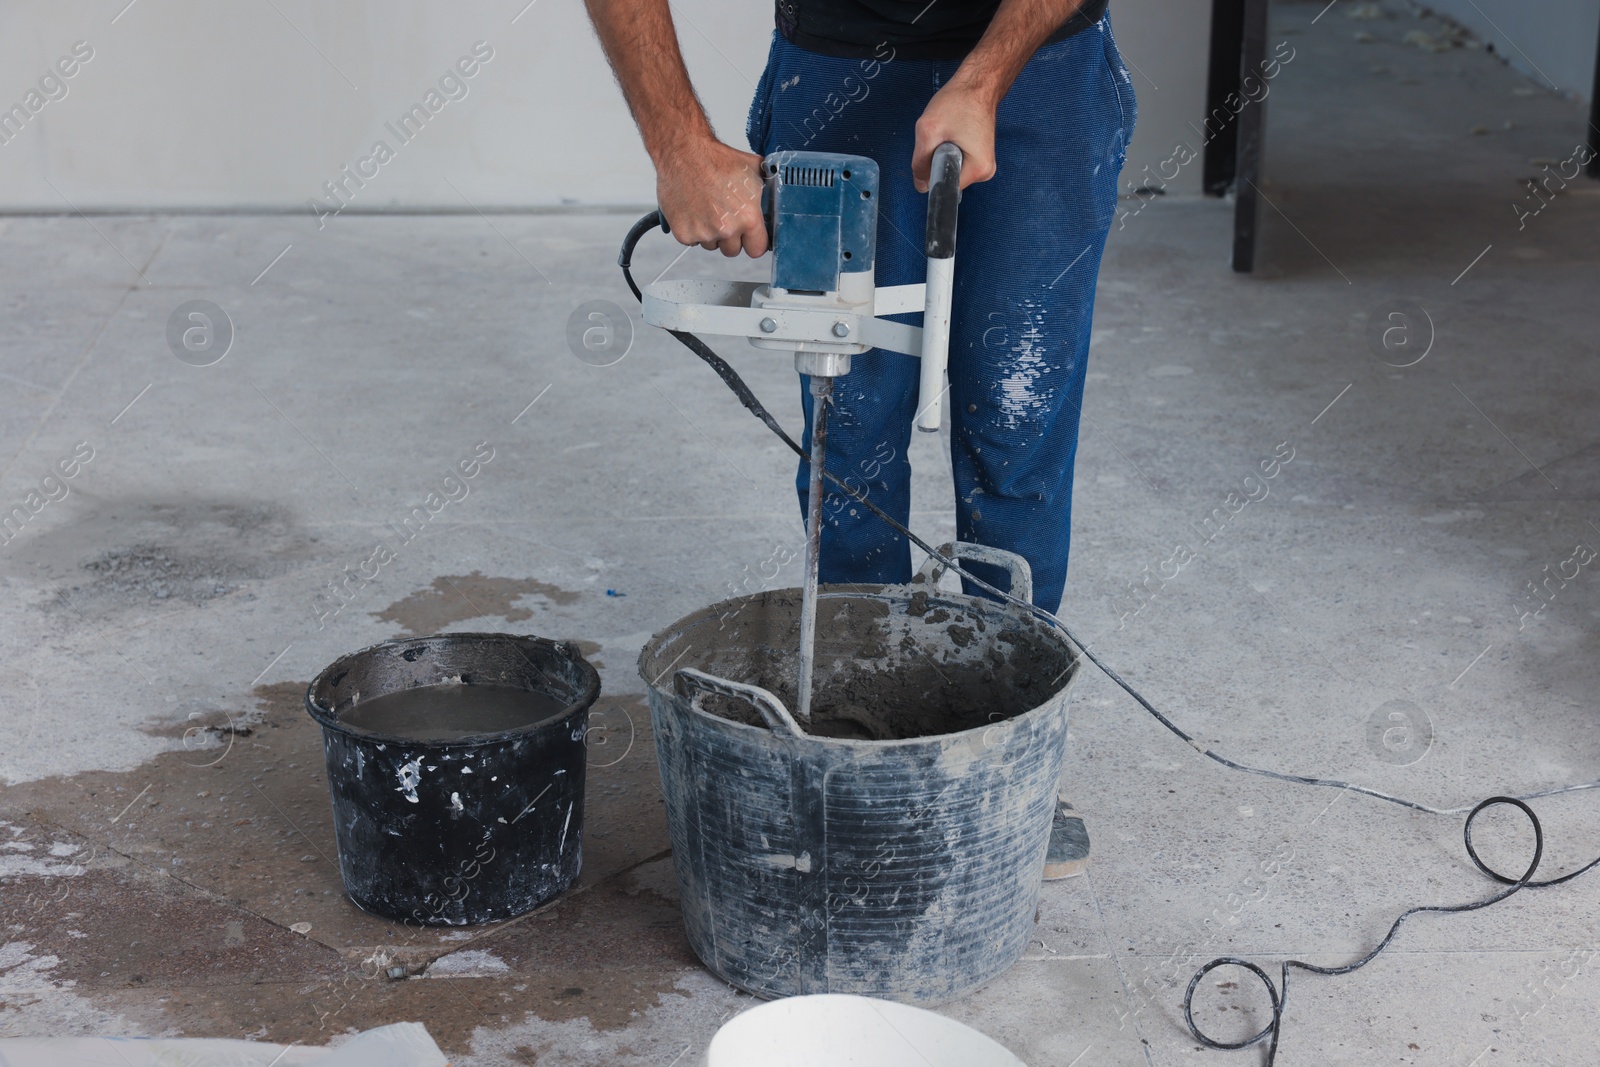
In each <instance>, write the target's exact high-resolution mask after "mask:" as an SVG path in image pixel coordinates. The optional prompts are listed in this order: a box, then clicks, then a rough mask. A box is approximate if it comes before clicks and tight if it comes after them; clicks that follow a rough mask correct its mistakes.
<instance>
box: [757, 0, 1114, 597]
mask: <svg viewBox="0 0 1600 1067" xmlns="http://www.w3.org/2000/svg"><path fill="white" fill-rule="evenodd" d="M959 65H960V64H959V61H956V60H948V61H945V60H908V59H896V58H894V56H893V51H892V49H890V48H889V47H888V46H884V47H882V48H880V49H878V55H877V57H875V58H870V59H841V58H835V57H830V56H823V55H818V54H816V53H812V52H808V51H805V50H803V49H800V48H797V47H796V46H794V45H792V44H790V43H789V42H788V41H786V40H784V39H783V38H782V37H781V36H779V35H774V39H773V45H772V51H771V54H770V55H769V57H768V60H767V67H766V71H765V73H764V74H763V75H762V78H761V84H760V85H759V87H758V88H757V90H756V95H755V100H754V103H753V104H752V106H751V109H750V121H749V126H748V129H747V131H746V132H747V135H748V137H749V141H750V146H751V149H752V150H753V151H756V152H760V153H762V154H766V153H769V152H774V151H779V150H785V149H788V150H809V151H826V152H849V153H853V154H856V155H864V156H870V157H871V158H873V159H875V160H877V162H878V166H879V170H880V182H881V189H880V193H879V202H878V211H879V215H878V246H877V264H876V270H877V284H879V285H905V284H911V283H916V282H920V281H922V280H923V275H924V270H925V266H924V265H925V263H926V260H925V258H924V254H923V243H922V240H923V229H924V220H925V212H926V211H927V198H926V197H925V196H923V195H922V194H919V193H917V192H916V190H915V188H914V187H913V186H912V182H911V150H912V144H913V140H914V131H913V126H914V124H915V122H916V120H917V118H918V116H920V115H921V114H922V110H923V108H924V107H925V106H926V105H927V103H928V101H929V99H931V98H932V96H933V94H934V93H935V92H936V91H938V89H939V87H940V86H941V85H943V84H944V83H945V82H946V81H948V80H949V78H950V76H951V75H952V74H954V73H955V71H956V68H957V67H958V66H959ZM1134 114H1135V103H1134V94H1133V87H1132V84H1131V82H1130V81H1129V79H1128V76H1127V71H1126V68H1125V66H1124V64H1123V62H1122V58H1121V56H1120V55H1119V54H1118V52H1117V47H1116V43H1115V41H1114V40H1113V39H1112V36H1111V22H1110V17H1109V16H1107V17H1106V18H1104V19H1102V20H1101V21H1100V22H1099V24H1097V25H1096V26H1094V27H1092V28H1090V29H1088V30H1086V31H1084V32H1081V33H1078V34H1076V35H1075V36H1073V37H1069V38H1067V39H1066V40H1064V41H1060V42H1057V43H1055V44H1050V45H1046V46H1045V47H1043V48H1041V49H1040V50H1039V51H1038V52H1037V53H1036V54H1035V55H1034V57H1033V59H1032V60H1031V61H1030V62H1029V63H1028V65H1027V67H1026V68H1025V69H1024V70H1023V72H1022V74H1021V76H1019V77H1018V78H1017V80H1016V82H1015V84H1013V85H1012V87H1011V90H1010V92H1009V93H1007V94H1006V97H1005V99H1004V100H1003V101H1002V102H1001V104H1000V108H999V112H998V116H997V125H996V130H995V158H996V162H997V164H998V168H999V170H998V173H997V174H996V175H995V177H994V178H992V179H991V180H989V181H987V182H983V183H981V184H977V185H972V186H969V187H968V188H967V190H966V191H965V193H964V194H963V196H962V201H961V213H960V222H959V230H958V236H957V250H956V267H955V297H954V306H953V311H952V323H951V335H950V369H949V379H950V388H949V405H950V408H949V410H950V424H949V425H950V437H951V445H950V455H951V465H952V472H953V474H954V480H955V490H956V533H957V536H958V537H959V538H960V539H961V540H963V541H975V542H978V543H980V544H985V545H991V546H994V547H996V548H1003V549H1008V550H1010V551H1012V552H1016V553H1018V554H1020V555H1021V556H1023V557H1024V558H1025V559H1027V560H1028V562H1029V564H1030V566H1031V567H1032V570H1033V579H1034V601H1035V603H1037V604H1039V605H1041V606H1043V607H1046V608H1048V609H1051V610H1054V609H1055V608H1056V607H1057V605H1058V604H1059V603H1060V600H1061V591H1062V587H1063V585H1064V584H1065V582H1066V575H1067V551H1068V547H1069V543H1070V534H1071V529H1070V527H1071V511H1072V466H1073V460H1074V458H1075V456H1076V453H1077V447H1078V417H1079V408H1080V405H1081V403H1082V400H1083V383H1084V374H1085V372H1086V370H1087V365H1088V356H1089V332H1090V319H1091V315H1092V312H1093V308H1094V292H1095V277H1096V274H1097V273H1098V271H1099V267H1100V253H1101V249H1102V248H1103V247H1104V245H1105V240H1106V235H1107V233H1108V231H1109V229H1110V226H1111V221H1112V218H1113V216H1114V215H1115V212H1116V206H1117V182H1118V175H1119V173H1120V171H1121V168H1122V162H1123V157H1124V154H1125V149H1126V147H1127V144H1128V139H1129V137H1130V136H1131V134H1132V132H1133V124H1134ZM903 318H904V320H905V321H908V322H912V323H918V322H920V319H921V316H920V314H917V315H910V316H904V317H903ZM918 362H919V361H918V360H917V359H916V358H914V357H911V356H904V355H900V354H898V353H894V352H885V351H882V350H878V349H874V350H873V351H871V352H867V353H865V354H863V355H859V356H856V357H855V359H854V361H853V366H852V369H851V372H850V373H849V374H847V375H844V376H842V377H840V378H839V379H837V381H836V382H835V384H834V406H833V408H832V409H830V414H829V423H828V455H827V467H828V470H829V471H830V472H831V473H833V474H834V475H835V476H837V477H839V478H840V479H842V480H846V481H847V482H848V484H850V485H851V486H852V487H854V488H857V489H864V490H866V491H867V492H868V493H869V498H870V499H871V500H872V501H873V503H875V504H876V505H878V506H879V507H881V508H883V509H884V510H885V511H886V512H888V513H889V514H890V515H893V516H894V517H895V518H896V519H897V520H899V521H900V522H902V523H905V524H906V525H909V522H908V521H907V520H908V519H909V514H910V508H911V466H910V463H909V461H908V460H907V457H906V450H907V447H908V446H909V444H910V441H911V434H912V432H913V420H914V417H915V413H916V410H917V406H918V404H917V386H918ZM806 387H807V383H802V394H801V395H802V406H803V407H804V409H805V411H806V441H805V443H806V447H807V448H808V449H809V447H810V436H811V423H810V405H809V402H808V396H807V394H806V393H805V389H806ZM806 473H807V472H806V468H805V465H804V464H803V463H802V464H801V466H800V470H799V473H798V476H797V485H798V488H799V492H800V507H801V512H802V514H803V513H804V512H805V509H806V503H807V476H806ZM823 517H824V523H823V533H822V567H821V572H820V575H821V580H822V581H823V582H868V583H896V582H904V581H908V580H909V579H910V577H911V551H910V545H909V544H908V543H907V542H906V540H905V539H904V538H903V537H900V536H899V535H897V534H895V533H894V531H893V530H891V529H890V528H889V527H888V526H887V525H886V524H885V523H884V522H883V521H882V520H881V519H879V518H878V517H877V516H875V515H873V514H872V513H871V512H869V511H867V510H866V509H864V508H862V507H860V505H859V504H857V503H856V502H854V501H852V500H851V499H850V498H849V497H847V496H845V495H844V494H842V493H840V492H838V491H837V490H836V489H835V490H832V491H830V492H829V494H828V496H827V498H826V499H825V501H824V503H823ZM973 570H974V572H975V573H978V574H979V575H980V576H981V577H983V578H984V579H985V580H987V581H990V582H993V583H994V584H996V585H998V586H1000V587H1001V588H1004V587H1005V583H1006V579H1005V578H1004V576H1003V572H1001V571H999V570H998V569H996V568H992V567H985V566H983V565H976V564H975V565H973ZM969 592H975V590H969Z"/></svg>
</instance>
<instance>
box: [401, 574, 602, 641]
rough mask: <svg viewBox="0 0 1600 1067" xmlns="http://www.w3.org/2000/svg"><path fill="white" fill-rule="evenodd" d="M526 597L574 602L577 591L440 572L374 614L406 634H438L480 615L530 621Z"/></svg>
mask: <svg viewBox="0 0 1600 1067" xmlns="http://www.w3.org/2000/svg"><path fill="white" fill-rule="evenodd" d="M525 596H540V597H544V598H545V600H547V601H549V602H550V603H552V604H571V603H574V602H575V601H576V600H577V599H578V594H577V593H572V592H568V591H567V590H565V589H562V588H561V587H560V586H556V585H551V584H550V583H549V582H541V581H538V580H536V579H533V578H490V577H488V576H486V575H484V574H483V573H481V572H479V571H473V572H472V573H471V574H454V575H440V576H439V577H437V578H435V579H434V580H433V583H432V584H431V585H429V586H428V587H426V588H424V589H419V590H417V591H416V592H415V593H412V594H411V595H410V596H408V597H406V598H404V599H402V600H396V601H395V602H394V603H393V604H390V605H389V606H388V607H386V608H384V609H383V610H382V611H375V612H373V613H372V614H373V616H374V617H375V618H378V619H380V620H382V621H384V622H392V623H395V624H396V625H398V626H399V627H400V628H401V629H400V635H401V636H403V637H419V636H421V635H423V634H435V633H438V632H440V631H441V630H443V629H444V628H445V627H446V626H449V625H450V624H451V623H453V622H461V621H463V620H466V619H478V618H502V619H505V621H506V622H526V621H527V620H529V619H531V618H533V609H532V608H526V607H518V606H517V605H516V603H515V602H516V601H517V600H519V599H520V598H522V597H525Z"/></svg>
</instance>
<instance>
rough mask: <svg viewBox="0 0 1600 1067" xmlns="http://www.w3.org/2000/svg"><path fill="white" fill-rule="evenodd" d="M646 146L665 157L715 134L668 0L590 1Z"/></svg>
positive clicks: (603, 44)
mask: <svg viewBox="0 0 1600 1067" xmlns="http://www.w3.org/2000/svg"><path fill="white" fill-rule="evenodd" d="M586 6H587V7H588V9H589V18H590V19H591V20H593V22H594V26H595V32H596V33H598V34H599V36H600V46H601V47H602V48H604V49H605V52H606V58H607V59H609V60H610V61H611V69H612V70H613V71H615V72H616V75H617V82H618V83H619V84H620V85H621V86H622V95H623V97H624V98H625V99H626V100H627V102H628V108H629V110H631V111H632V112H633V120H634V122H636V123H637V124H638V126H639V136H640V137H641V138H642V139H643V140H644V147H645V151H646V152H649V153H650V158H651V159H652V160H654V161H655V163H656V165H657V167H658V168H659V167H660V166H661V163H662V161H663V159H666V158H669V157H671V156H672V155H674V154H675V153H677V152H680V151H683V150H685V149H688V148H689V147H690V146H692V145H694V144H696V143H703V142H704V141H705V140H707V139H714V135H713V133H712V132H711V123H710V122H709V121H707V119H706V113H705V109H704V108H702V107H701V106H700V101H699V99H698V98H697V97H696V96H695V95H694V87H693V86H692V85H690V83H689V72H688V70H687V69H686V68H685V67H684V65H683V54H682V53H681V52H680V51H679V50H678V34H677V31H676V30H675V29H674V28H673V25H672V12H671V10H670V9H669V8H668V6H667V0H586Z"/></svg>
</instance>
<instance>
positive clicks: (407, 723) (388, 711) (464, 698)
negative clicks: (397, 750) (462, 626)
mask: <svg viewBox="0 0 1600 1067" xmlns="http://www.w3.org/2000/svg"><path fill="white" fill-rule="evenodd" d="M565 707H566V705H564V704H563V703H562V702H561V701H559V700H557V699H556V698H555V697H553V696H550V695H548V694H546V693H539V692H534V691H531V690H528V689H518V688H515V687H513V686H508V685H419V686H413V687H412V688H410V689H397V690H395V691H394V692H392V693H380V694H379V695H378V696H375V697H372V698H371V699H368V700H362V701H359V702H358V703H357V704H355V706H353V707H350V708H347V709H345V710H344V711H341V712H340V713H339V721H340V722H341V723H343V724H344V725H346V726H348V727H350V728H351V729H353V730H361V731H364V732H366V733H372V734H381V735H383V736H385V737H401V738H405V739H406V740H410V741H456V740H460V739H461V738H464V737H477V736H481V735H484V734H499V733H505V732H506V731H508V730H520V729H522V728H524V727H528V726H532V725H534V724H535V723H539V722H543V721H544V720H545V719H548V718H551V717H552V716H555V715H559V714H560V713H561V712H562V710H564V708H565Z"/></svg>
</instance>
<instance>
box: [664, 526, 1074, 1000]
mask: <svg viewBox="0 0 1600 1067" xmlns="http://www.w3.org/2000/svg"><path fill="white" fill-rule="evenodd" d="M950 547H951V546H947V548H946V553H947V554H948V551H949V549H950ZM955 550H956V551H958V552H960V554H961V555H963V556H965V557H968V558H972V557H974V556H981V558H983V559H985V560H988V561H1000V562H1004V563H1006V564H1008V565H1009V566H1011V567H1012V570H1013V575H1012V590H1013V592H1018V593H1019V595H1022V596H1024V597H1026V596H1027V593H1026V592H1025V591H1023V590H1025V589H1026V588H1027V587H1028V586H1029V584H1030V582H1029V579H1028V574H1027V564H1026V563H1024V562H1023V561H1022V560H1021V559H1019V558H1017V557H1015V556H1010V555H1009V554H999V553H995V552H994V551H993V550H987V549H978V548H976V547H975V546H955ZM1002 557H1003V559H1002ZM798 619H799V595H798V591H797V590H792V589H784V590H772V591H768V592H764V593H759V594H757V595H755V596H749V597H740V598H736V599H733V600H728V601H724V602H723V603H721V604H717V605H714V606H712V607H709V608H706V609H704V610H701V611H698V612H695V613H694V614H692V615H689V616H688V617H686V618H684V619H681V620H680V621H678V622H677V623H674V624H673V625H672V626H670V627H668V628H667V629H666V630H664V631H662V632H661V633H659V634H657V635H656V636H655V637H653V638H652V639H651V640H650V642H649V644H647V645H646V646H645V648H644V651H643V652H642V653H641V655H640V658H639V668H640V672H641V674H642V675H643V677H644V679H645V681H646V682H647V683H648V684H649V690H650V709H651V716H652V721H653V723H654V726H655V735H656V750H657V757H658V759H659V762H660V768H661V784H662V790H663V792H664V794H665V797H666V807H667V819H668V823H669V827H670V832H671V837H672V851H673V863H674V866H675V868H676V872H677V877H678V885H679V889H680V892H681V896H682V906H683V919H684V926H685V929H686V932H687V934H688V938H689V943H690V945H691V946H692V947H693V949H694V951H695V953H696V954H697V955H698V956H699V957H700V959H701V960H702V961H703V962H704V963H705V964H706V965H707V966H708V967H710V968H711V969H712V970H713V971H715V972H716V973H717V974H718V975H720V976H722V977H723V978H724V979H725V980H727V981H729V982H731V983H732V984H734V985H736V986H738V987H739V988H741V989H744V990H746V991H748V992H751V993H754V994H756V995H757V996H762V997H782V996H794V995H799V994H807V993H856V994H863V995H868V996H877V997H888V998H892V999H897V1000H904V1001H915V1002H921V1003H938V1002H940V1001H945V1000H949V999H951V998H953V997H957V996H960V995H961V994H963V993H965V992H967V991H969V990H971V989H973V988H976V987H977V986H980V985H982V984H984V983H985V982H987V981H989V980H990V979H992V978H994V977H995V976H996V975H998V974H1000V973H1001V972H1002V971H1004V970H1006V969H1007V968H1008V967H1010V966H1011V965H1012V964H1013V963H1015V962H1016V960H1017V959H1018V958H1019V957H1020V956H1021V955H1022V951H1023V949H1024V947H1025V946H1026V944H1027V940H1028V938H1029V936H1030V935H1031V933H1032V930H1033V917H1034V911H1035V908H1036V906H1037V901H1038V897H1039V886H1040V882H1041V878H1042V874H1043V866H1044V854H1045V848H1046V845H1047V844H1048V840H1049V833H1050V822H1051V815H1052V813H1053V811H1054V798H1055V793H1056V784H1057V781H1058V776H1059V773H1060V769H1061V763H1062V759H1063V757H1064V755H1065V750H1066V741H1067V710H1066V703H1067V691H1068V689H1069V687H1070V686H1071V684H1072V683H1073V681H1075V680H1076V678H1077V675H1078V668H1079V662H1080V660H1079V654H1078V651H1077V649H1076V648H1075V647H1074V646H1073V645H1072V644H1071V642H1070V641H1069V640H1068V639H1067V638H1066V637H1065V636H1064V635H1062V634H1061V633H1060V632H1059V631H1057V630H1055V629H1053V628H1051V627H1049V626H1048V625H1046V624H1045V623H1043V622H1041V621H1040V620H1038V619H1037V618H1036V617H1035V616H1033V615H1031V614H1029V613H1028V612H1026V611H1024V610H1022V609H1020V608H1016V607H1012V606H1009V605H1004V604H999V603H995V602H992V601H988V600H983V599H979V598H975V597H969V596H964V595H961V594H957V593H943V592H939V591H938V590H937V589H936V587H935V584H934V581H933V580H932V575H931V574H930V572H929V571H928V570H927V569H925V570H924V573H922V574H919V575H918V576H917V578H916V579H914V580H913V582H912V584H910V585H906V586H888V587H883V586H833V587H827V588H825V589H824V591H823V594H822V597H821V599H820V601H819V606H818V630H817V633H818V636H817V680H816V696H815V716H814V721H813V726H812V729H813V731H815V732H808V731H806V730H802V729H801V728H800V727H799V726H798V725H797V724H796V723H795V721H794V720H793V718H792V717H791V716H790V713H789V711H788V710H787V705H786V703H785V702H786V701H788V700H792V699H793V694H794V691H795V687H796V683H795V669H796V659H797V652H796V651H795V650H796V649H797V648H798V644H799V642H798ZM919 729H920V730H921V731H922V732H923V734H924V735H923V736H914V734H915V733H916V731H917V730H919ZM934 730H943V731H948V732H939V733H933V731H934ZM817 733H831V734H836V735H838V736H817V735H816V734H817ZM897 734H906V735H908V736H903V737H901V738H900V739H892V738H894V737H895V736H896V735H897Z"/></svg>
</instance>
